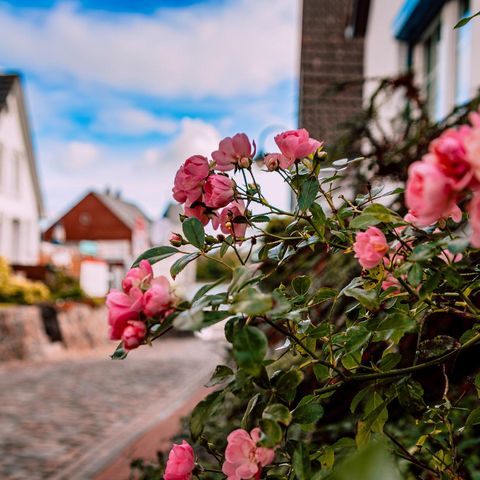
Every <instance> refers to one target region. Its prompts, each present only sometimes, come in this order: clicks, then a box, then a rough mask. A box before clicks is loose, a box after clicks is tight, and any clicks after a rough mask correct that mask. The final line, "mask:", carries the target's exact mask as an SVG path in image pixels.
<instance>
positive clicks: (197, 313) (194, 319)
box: [173, 306, 230, 332]
mask: <svg viewBox="0 0 480 480" xmlns="http://www.w3.org/2000/svg"><path fill="white" fill-rule="evenodd" d="M227 317H230V312H228V311H226V310H213V311H212V310H204V307H202V306H198V307H193V308H190V309H188V310H184V311H183V312H181V313H180V314H179V315H178V316H177V318H176V319H175V320H174V321H173V326H174V327H175V328H176V329H178V330H187V331H191V332H196V331H198V330H201V329H202V328H205V327H209V326H210V325H214V324H215V323H218V322H221V321H222V320H225V319H226V318H227Z"/></svg>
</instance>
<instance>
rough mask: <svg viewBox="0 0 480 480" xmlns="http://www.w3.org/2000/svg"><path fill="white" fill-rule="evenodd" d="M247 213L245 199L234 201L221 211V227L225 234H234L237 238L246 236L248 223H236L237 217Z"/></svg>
mask: <svg viewBox="0 0 480 480" xmlns="http://www.w3.org/2000/svg"><path fill="white" fill-rule="evenodd" d="M244 214H245V203H244V202H243V200H238V201H236V202H232V203H231V204H230V205H228V206H226V207H225V208H224V209H223V210H222V212H221V213H220V229H221V230H222V232H223V233H224V234H225V235H234V236H235V238H241V237H244V236H245V232H246V230H247V224H246V223H235V218H237V217H242V216H243V215H244Z"/></svg>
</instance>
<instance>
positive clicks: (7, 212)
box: [0, 74, 43, 265]
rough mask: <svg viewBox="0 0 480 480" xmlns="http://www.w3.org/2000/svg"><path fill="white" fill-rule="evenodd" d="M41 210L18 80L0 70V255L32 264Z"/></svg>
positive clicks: (35, 260)
mask: <svg viewBox="0 0 480 480" xmlns="http://www.w3.org/2000/svg"><path fill="white" fill-rule="evenodd" d="M42 214H43V203H42V195H41V191H40V185H39V181H38V175H37V170H36V165H35V156H34V153H33V148H32V142H31V135H30V128H29V123H28V116H27V112H26V106H25V101H24V97H23V94H22V85H21V80H20V77H19V76H18V75H2V74H0V256H3V257H5V258H6V259H7V260H8V261H9V262H10V263H11V264H19V265H35V264H37V262H38V255H39V246H40V226H39V220H40V217H41V216H42Z"/></svg>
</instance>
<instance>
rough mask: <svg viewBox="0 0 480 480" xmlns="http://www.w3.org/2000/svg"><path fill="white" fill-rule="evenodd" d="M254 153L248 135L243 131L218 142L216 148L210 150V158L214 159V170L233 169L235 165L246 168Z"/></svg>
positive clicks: (225, 170)
mask: <svg viewBox="0 0 480 480" xmlns="http://www.w3.org/2000/svg"><path fill="white" fill-rule="evenodd" d="M254 145H255V144H254ZM254 154H255V153H254V149H253V148H252V145H251V144H250V140H249V139H248V137H247V136H246V135H245V134H244V133H237V134H236V135H234V136H233V137H232V138H230V137H227V138H224V139H223V140H222V141H221V142H220V145H219V146H218V150H216V151H215V152H212V158H213V160H215V163H216V165H215V169H216V170H220V171H221V172H227V171H228V170H233V169H234V168H235V165H238V166H239V167H244V168H248V167H249V166H250V165H251V163H252V157H253V155H254Z"/></svg>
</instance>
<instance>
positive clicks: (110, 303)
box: [106, 287, 143, 340]
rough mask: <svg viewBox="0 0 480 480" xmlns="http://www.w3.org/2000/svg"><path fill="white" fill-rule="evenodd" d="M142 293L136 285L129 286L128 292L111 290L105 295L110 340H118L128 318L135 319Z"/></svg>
mask: <svg viewBox="0 0 480 480" xmlns="http://www.w3.org/2000/svg"><path fill="white" fill-rule="evenodd" d="M142 303H143V293H142V291H141V290H140V289H139V288H138V287H132V288H130V290H129V292H128V293H124V292H120V291H119V290H115V289H113V290H111V291H110V293H109V294H108V295H107V299H106V304H107V307H108V324H109V325H110V332H109V336H110V339H111V340H120V338H121V336H122V334H123V331H124V330H125V327H126V325H127V322H128V321H129V320H137V319H138V316H139V314H140V311H141V310H142Z"/></svg>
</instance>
